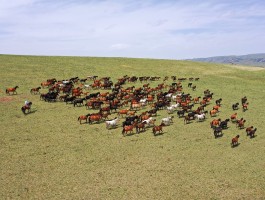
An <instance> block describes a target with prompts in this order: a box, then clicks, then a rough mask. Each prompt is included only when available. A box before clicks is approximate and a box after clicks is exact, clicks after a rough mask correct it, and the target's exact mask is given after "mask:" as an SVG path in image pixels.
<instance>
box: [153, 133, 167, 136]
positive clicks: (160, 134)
mask: <svg viewBox="0 0 265 200" xmlns="http://www.w3.org/2000/svg"><path fill="white" fill-rule="evenodd" d="M164 133H165V132H161V133H156V134H154V136H155V137H157V136H162V135H164Z"/></svg>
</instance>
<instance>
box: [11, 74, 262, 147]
mask: <svg viewBox="0 0 265 200" xmlns="http://www.w3.org/2000/svg"><path fill="white" fill-rule="evenodd" d="M170 78H171V79H172V81H173V83H171V84H166V81H168V80H169V79H170ZM159 80H160V77H136V76H132V77H129V76H128V75H125V76H123V77H121V78H118V79H117V81H116V82H115V83H114V82H113V81H112V80H111V78H110V77H102V78H98V76H87V78H84V79H79V78H78V77H73V78H70V79H66V80H57V79H55V78H52V79H47V81H44V82H42V83H41V86H39V87H36V88H32V89H30V93H31V94H32V95H37V94H39V95H40V100H43V101H45V102H49V103H52V102H65V104H69V103H70V104H72V105H73V106H74V107H83V106H85V107H86V110H98V112H95V113H88V114H84V115H81V116H79V117H78V121H79V122H80V124H82V123H88V124H93V123H101V122H105V125H106V128H107V129H111V128H117V127H118V126H117V125H118V122H119V121H120V120H121V119H123V118H125V120H124V121H123V122H122V131H121V132H122V134H123V135H124V136H126V135H127V134H128V133H129V134H133V131H134V129H135V132H136V133H140V132H144V131H146V128H149V127H151V128H152V132H153V134H154V135H157V134H162V133H163V127H164V126H169V125H170V124H172V123H173V118H174V116H173V115H171V114H174V113H175V112H176V113H177V116H178V118H183V121H184V124H185V125H186V124H189V123H190V122H191V121H192V120H196V121H197V122H203V121H205V119H206V115H208V114H209V115H210V117H211V118H214V117H216V116H217V115H218V112H220V109H221V103H222V98H219V99H217V100H216V101H215V105H214V106H213V107H212V109H210V110H205V108H206V107H209V105H210V104H211V103H210V102H211V101H212V99H213V95H214V93H213V92H211V91H210V90H209V89H206V90H204V93H203V97H201V96H195V97H192V95H191V94H190V93H185V92H184V91H183V83H185V81H186V80H189V83H188V88H192V91H195V90H196V85H194V83H195V82H194V81H199V78H178V79H177V78H176V76H171V77H168V76H166V77H164V79H163V81H162V82H161V83H159V84H157V86H155V87H151V86H150V83H151V82H153V83H154V82H155V81H156V82H158V81H159ZM86 81H92V83H91V84H87V83H86ZM148 81H149V82H148ZM136 82H140V83H144V84H143V85H142V86H141V87H136V86H135V85H133V86H130V87H129V86H128V85H127V83H136ZM138 85H139V84H138ZM152 85H154V84H152ZM17 88H19V87H18V86H15V87H14V88H7V89H6V94H8V95H11V94H16V93H17V92H16V89H17ZM40 89H45V90H46V89H47V90H48V91H47V92H46V93H40ZM93 90H98V92H92V91H93ZM99 90H100V92H99ZM102 91H104V92H102ZM31 104H32V103H31ZM239 105H240V104H239V103H238V102H236V103H234V104H232V110H233V111H235V110H238V109H239ZM248 105H249V103H248V101H247V97H246V96H245V97H243V98H242V99H241V106H242V109H243V111H244V112H245V111H247V110H248ZM195 106H196V107H197V108H194V107H195ZM21 110H22V112H23V113H24V114H25V113H26V111H28V112H30V107H26V106H23V107H22V108H21ZM160 110H165V111H166V112H167V113H168V115H169V116H167V117H165V118H163V119H162V120H161V123H159V125H155V123H156V118H155V117H156V116H157V112H159V111H160ZM139 112H141V113H140V114H138V115H137V113H139ZM114 113H115V114H116V117H115V118H114V119H112V120H110V119H109V118H108V116H109V115H111V114H114ZM230 120H231V122H232V123H235V124H236V126H237V127H238V128H239V129H244V128H245V126H244V124H245V122H246V120H245V119H243V118H240V119H238V118H237V113H234V114H233V115H231V116H230V119H229V118H227V119H225V120H223V121H222V120H221V119H220V118H219V119H213V120H212V121H211V122H210V127H211V129H212V130H213V135H214V137H215V138H218V137H221V136H222V135H223V130H225V129H227V128H228V122H229V121H230ZM256 130H257V128H254V127H253V126H250V127H247V128H246V133H247V135H248V136H250V137H251V138H254V137H255V132H256ZM238 138H239V135H237V136H236V137H234V138H233V139H232V141H231V146H232V147H235V146H237V145H238V144H239V143H238Z"/></svg>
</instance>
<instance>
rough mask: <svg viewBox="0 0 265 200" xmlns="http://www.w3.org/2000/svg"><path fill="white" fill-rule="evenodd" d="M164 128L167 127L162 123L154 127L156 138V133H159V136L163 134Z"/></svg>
mask: <svg viewBox="0 0 265 200" xmlns="http://www.w3.org/2000/svg"><path fill="white" fill-rule="evenodd" d="M163 126H165V124H164V123H161V124H160V125H159V126H154V127H153V134H154V136H156V132H158V133H159V134H161V133H163V129H162V127H163Z"/></svg>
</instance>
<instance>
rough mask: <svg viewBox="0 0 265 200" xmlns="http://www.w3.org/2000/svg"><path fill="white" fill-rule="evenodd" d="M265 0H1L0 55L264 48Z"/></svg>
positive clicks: (198, 53) (173, 54)
mask: <svg viewBox="0 0 265 200" xmlns="http://www.w3.org/2000/svg"><path fill="white" fill-rule="evenodd" d="M264 10H265V1H264V0H240V1H239V0H234V1H231V0H219V1H218V0H208V1H206V0H185V1H184V0H175V1H173V0H163V1H162V0H161V1H158V0H145V1H144V0H142V1H140V0H134V1H132V0H113V1H111V0H109V1H108V0H0V44H1V45H0V54H19V55H54V56H57V55H61V56H97V57H134V58H162V59H187V58H198V57H210V56H222V55H243V54H250V53H264V52H265V50H264V48H265V12H264Z"/></svg>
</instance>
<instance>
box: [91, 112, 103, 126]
mask: <svg viewBox="0 0 265 200" xmlns="http://www.w3.org/2000/svg"><path fill="white" fill-rule="evenodd" d="M101 120H102V114H96V115H90V116H89V118H88V122H89V124H92V122H93V121H96V122H97V123H99V122H100V121H101Z"/></svg>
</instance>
